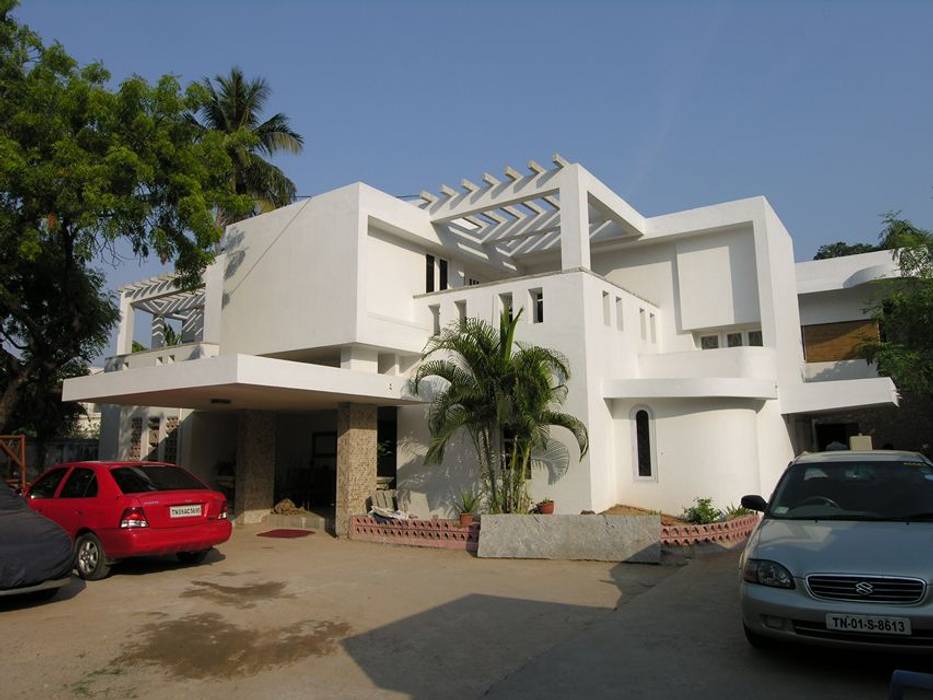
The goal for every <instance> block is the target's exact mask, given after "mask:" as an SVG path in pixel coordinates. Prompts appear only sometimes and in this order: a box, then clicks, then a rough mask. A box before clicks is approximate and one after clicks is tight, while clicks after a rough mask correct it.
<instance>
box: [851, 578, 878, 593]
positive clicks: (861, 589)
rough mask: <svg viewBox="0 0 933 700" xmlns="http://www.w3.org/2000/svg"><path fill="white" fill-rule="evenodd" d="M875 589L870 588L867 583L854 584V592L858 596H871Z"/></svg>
mask: <svg viewBox="0 0 933 700" xmlns="http://www.w3.org/2000/svg"><path fill="white" fill-rule="evenodd" d="M874 591H875V587H874V586H872V585H871V584H870V583H869V582H868V581H859V582H858V583H856V584H855V592H856V593H858V594H859V595H871V594H872V593H874Z"/></svg>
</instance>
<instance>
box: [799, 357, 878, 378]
mask: <svg viewBox="0 0 933 700" xmlns="http://www.w3.org/2000/svg"><path fill="white" fill-rule="evenodd" d="M873 367H875V365H874V363H872V362H869V361H868V360H852V361H850V362H846V361H842V362H837V363H835V364H834V365H832V366H831V367H826V368H824V369H821V370H820V371H819V372H817V373H816V374H814V375H813V376H811V377H807V376H806V375H804V376H803V381H804V382H831V381H834V380H839V379H865V378H869V377H871V376H872V372H871V369H872V368H873ZM876 369H877V368H876ZM875 374H876V375H877V371H876V372H875Z"/></svg>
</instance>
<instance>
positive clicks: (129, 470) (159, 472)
mask: <svg viewBox="0 0 933 700" xmlns="http://www.w3.org/2000/svg"><path fill="white" fill-rule="evenodd" d="M110 474H111V475H112V476H113V480H114V481H116V482H117V486H119V487H120V490H121V491H122V492H123V493H125V494H127V493H146V492H149V491H187V490H190V489H199V490H203V489H206V488H207V487H206V486H205V485H204V484H202V483H201V482H200V481H198V480H197V479H195V478H194V477H193V476H192V475H191V474H189V473H188V472H186V471H185V470H184V469H181V468H179V467H169V466H165V465H160V464H139V465H133V466H131V467H130V466H127V467H117V468H116V469H112V470H111V471H110Z"/></svg>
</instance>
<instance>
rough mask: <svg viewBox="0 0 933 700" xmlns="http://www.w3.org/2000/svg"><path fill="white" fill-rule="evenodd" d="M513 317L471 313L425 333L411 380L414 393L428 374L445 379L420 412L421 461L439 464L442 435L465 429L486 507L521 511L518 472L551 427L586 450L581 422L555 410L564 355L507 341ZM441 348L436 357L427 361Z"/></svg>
mask: <svg viewBox="0 0 933 700" xmlns="http://www.w3.org/2000/svg"><path fill="white" fill-rule="evenodd" d="M520 316H521V311H519V313H518V314H517V315H516V316H515V318H509V314H508V312H507V311H506V312H504V313H503V314H502V318H501V319H500V323H499V328H498V330H497V329H495V328H493V327H492V326H491V325H490V324H488V323H486V322H485V321H481V320H479V319H472V318H471V319H467V320H466V321H464V322H456V323H454V324H451V325H450V326H448V327H447V328H445V329H444V330H443V331H442V332H441V334H440V335H439V336H437V337H436V338H434V339H432V340H431V341H430V342H429V343H428V346H427V348H426V349H425V353H424V356H423V359H424V360H425V361H424V362H423V363H422V364H421V366H420V367H419V368H418V371H417V372H416V373H415V376H414V377H413V379H412V385H413V388H414V390H415V391H416V392H417V391H419V390H420V388H421V383H422V382H423V381H424V380H425V379H426V378H428V377H438V378H440V379H443V380H445V381H446V388H444V390H443V391H439V392H437V393H436V394H435V395H434V397H433V398H432V401H431V407H430V410H429V412H428V427H429V429H430V431H431V444H430V446H429V447H428V452H427V454H426V455H425V461H426V462H427V463H433V464H439V463H440V462H442V461H443V459H444V451H445V449H446V447H447V446H448V444H449V442H450V440H451V439H452V438H453V437H454V436H455V435H457V434H458V433H460V432H461V431H465V432H466V433H467V434H468V435H469V437H470V439H471V441H472V443H473V446H474V449H475V451H476V456H477V459H478V461H479V464H480V473H481V475H482V478H483V482H484V485H485V487H486V492H487V493H486V495H487V498H488V501H489V503H488V505H489V508H490V510H492V511H494V512H502V513H513V512H524V511H526V510H527V506H528V496H527V491H526V489H525V474H526V472H527V470H528V469H529V467H530V465H531V463H532V461H533V455H534V453H535V450H537V449H544V448H545V446H546V445H547V443H548V441H549V439H550V428H551V427H552V426H557V427H563V428H566V429H568V430H569V431H570V432H571V434H572V435H573V436H574V439H575V440H576V442H577V445H578V446H579V448H580V458H581V459H582V458H583V455H585V454H586V452H587V449H588V446H589V445H588V436H587V430H586V427H585V426H584V425H583V423H582V422H581V421H580V420H579V419H577V418H575V417H574V416H571V415H569V414H567V413H562V412H561V411H560V410H559V408H560V406H561V404H562V403H563V401H564V399H565V397H566V395H567V380H568V379H569V378H570V370H569V367H568V364H567V361H566V359H565V358H564V357H563V356H562V355H561V354H560V353H558V352H556V351H554V350H550V349H548V348H542V347H538V346H530V345H525V344H522V343H516V342H515V328H516V325H517V324H518V319H519V317H520ZM436 353H445V354H446V355H447V357H445V358H443V359H429V358H430V357H431V356H432V355H435V354H436Z"/></svg>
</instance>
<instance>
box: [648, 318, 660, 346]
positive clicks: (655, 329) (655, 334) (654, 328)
mask: <svg viewBox="0 0 933 700" xmlns="http://www.w3.org/2000/svg"><path fill="white" fill-rule="evenodd" d="M648 326H649V327H650V329H651V342H652V343H656V342H658V327H657V322H656V321H655V319H654V314H648Z"/></svg>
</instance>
